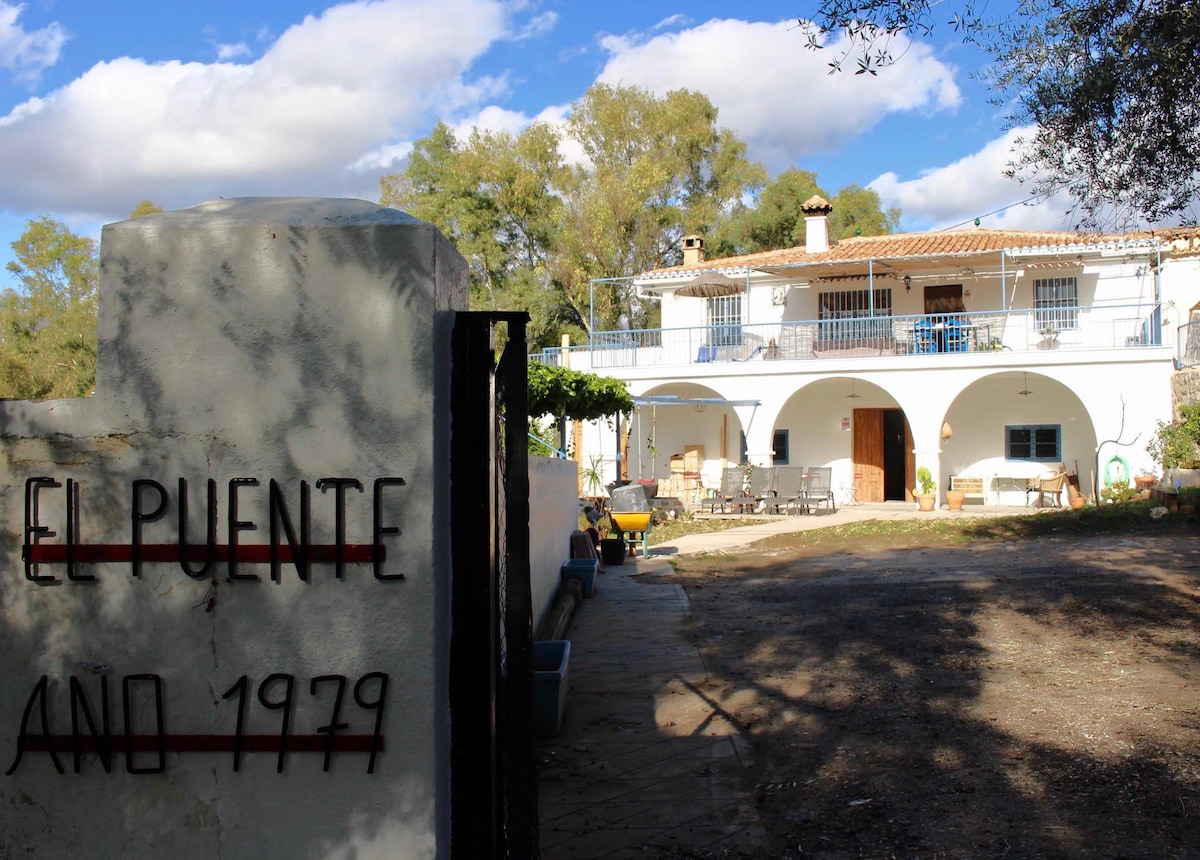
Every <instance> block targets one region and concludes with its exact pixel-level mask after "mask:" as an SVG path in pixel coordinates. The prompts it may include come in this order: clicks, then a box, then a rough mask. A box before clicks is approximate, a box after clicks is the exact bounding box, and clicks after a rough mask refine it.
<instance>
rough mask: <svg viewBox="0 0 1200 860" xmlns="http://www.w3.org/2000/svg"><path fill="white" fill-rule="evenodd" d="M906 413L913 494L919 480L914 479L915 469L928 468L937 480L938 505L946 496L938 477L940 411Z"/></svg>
mask: <svg viewBox="0 0 1200 860" xmlns="http://www.w3.org/2000/svg"><path fill="white" fill-rule="evenodd" d="M908 415H909V420H908V424H909V427H911V428H912V434H913V459H914V461H915V462H914V473H913V474H914V481H913V483H914V485H915V486H914V487H913V488H912V489H913V490H914V493H913V495H914V496H915V495H916V492H915V490H918V489H920V484H919V482H917V481H916V480H915V475H916V471H915V470H916V469H920V468H921V467H922V466H924V467H925V468H926V469H928V470H929V474H931V475H933V480H934V481H936V482H937V489H936V492H935V495H936V496H937V504H938V505H939V506H940V505H941V503H942V501H943V500H944V499H945V498H946V490H947V489H948V487H943V486H942V481H941V479H940V475H941V474H942V419H941V417H940V413H917V415H915V416H914V415H913V414H912V413H908Z"/></svg>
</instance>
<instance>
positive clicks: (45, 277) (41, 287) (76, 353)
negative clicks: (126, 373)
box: [0, 215, 99, 400]
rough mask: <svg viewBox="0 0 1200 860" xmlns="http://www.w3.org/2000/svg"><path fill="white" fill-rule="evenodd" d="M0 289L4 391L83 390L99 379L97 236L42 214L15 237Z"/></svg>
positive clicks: (72, 393)
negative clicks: (9, 279) (12, 280)
mask: <svg viewBox="0 0 1200 860" xmlns="http://www.w3.org/2000/svg"><path fill="white" fill-rule="evenodd" d="M12 248H13V253H14V254H15V256H16V259H15V260H13V261H12V262H10V263H9V264H8V271H9V272H10V273H11V274H12V275H13V276H15V277H16V279H17V281H18V282H19V287H18V289H15V290H13V289H7V290H5V291H4V292H3V294H0V396H3V397H12V398H19V399H24V400H40V399H46V398H56V397H79V396H83V395H86V394H88V393H89V392H91V390H92V387H93V385H94V384H95V379H96V292H97V283H98V281H99V267H98V262H97V255H96V243H95V242H93V241H92V240H91V239H88V238H86V237H84V236H77V235H75V234H74V233H72V232H71V231H70V230H69V229H67V227H66V225H65V224H63V223H62V222H60V221H56V220H54V219H53V218H51V217H49V216H48V215H47V216H42V217H41V218H38V219H36V220H34V221H30V222H29V223H28V224H26V225H25V231H24V232H23V233H22V234H21V236H20V238H18V239H17V241H15V242H13V243H12Z"/></svg>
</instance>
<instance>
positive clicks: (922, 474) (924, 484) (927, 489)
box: [915, 466, 937, 511]
mask: <svg viewBox="0 0 1200 860" xmlns="http://www.w3.org/2000/svg"><path fill="white" fill-rule="evenodd" d="M917 482H918V483H919V484H920V485H921V486H920V488H919V489H918V490H917V492H916V493H915V495H916V497H917V508H918V510H922V511H932V510H933V506H934V504H935V503H936V502H937V484H936V483H934V480H933V475H932V474H931V473H930V471H929V469H927V468H925V467H924V466H921V467H920V468H919V469H917Z"/></svg>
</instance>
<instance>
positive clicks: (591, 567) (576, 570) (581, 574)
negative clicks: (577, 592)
mask: <svg viewBox="0 0 1200 860" xmlns="http://www.w3.org/2000/svg"><path fill="white" fill-rule="evenodd" d="M599 570H600V562H599V561H597V560H596V559H594V558H573V559H571V560H570V561H564V562H563V564H562V567H560V568H559V569H558V580H559V582H563V583H565V582H566V581H567V580H568V579H569V578H570V577H572V576H574V577H576V578H578V579H580V580H582V582H583V596H584V597H591V596H592V595H593V594H595V593H596V574H597V572H599Z"/></svg>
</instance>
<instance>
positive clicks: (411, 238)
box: [0, 198, 467, 860]
mask: <svg viewBox="0 0 1200 860" xmlns="http://www.w3.org/2000/svg"><path fill="white" fill-rule="evenodd" d="M466 300H467V293H466V267H465V263H464V261H463V259H462V258H461V256H460V255H459V254H458V253H457V252H456V251H455V250H454V249H453V248H452V247H451V246H450V245H449V243H448V242H447V241H446V240H445V238H444V237H442V236H441V234H440V233H438V232H437V231H436V230H435V229H434V228H433V227H432V226H431V225H428V224H425V223H422V222H419V221H417V220H415V219H413V218H411V217H409V216H407V215H405V214H403V213H400V212H397V211H395V210H390V209H384V208H381V207H378V206H375V205H374V204H369V203H366V202H363V201H351V200H321V199H277V198H269V199H245V200H222V201H214V202H212V203H207V204H203V205H201V206H197V207H194V208H192V209H187V210H183V211H180V212H170V213H163V214H159V215H152V216H147V217H144V218H139V219H137V220H134V221H126V222H122V223H118V224H111V225H108V226H106V227H105V228H104V231H103V235H102V241H101V286H100V320H99V335H100V342H99V369H98V378H97V386H96V393H95V395H94V396H93V397H91V398H88V399H86V400H78V401H69V402H67V401H57V402H46V403H6V404H3V407H2V408H0V451H2V453H3V462H2V463H0V510H2V512H3V513H2V516H3V521H4V528H3V529H2V530H0V558H2V559H3V562H4V564H5V570H6V571H7V575H6V576H5V577H4V578H3V580H0V625H2V629H3V636H0V751H3V753H2V754H3V755H4V756H5V757H6V760H5V762H4V766H5V767H6V768H8V769H9V770H10V771H11V773H10V774H9V775H7V776H5V777H2V778H0V804H2V806H3V808H4V809H5V810H6V812H5V816H4V827H3V830H2V832H0V856H38V857H67V856H81V857H82V856H86V857H93V858H107V857H114V858H116V857H120V858H128V857H154V858H158V857H172V858H177V860H184V858H213V857H288V858H299V857H304V858H317V857H346V856H397V857H432V856H435V855H437V854H439V853H442V850H443V849H445V847H446V846H447V840H446V837H447V833H448V830H447V827H448V821H449V818H448V814H449V812H448V785H449V783H448V777H449V775H448V715H447V705H446V683H447V664H446V654H447V644H448V633H449V630H448V627H449V625H448V623H447V622H446V621H445V620H444V619H447V618H448V609H449V607H448V596H449V589H448V580H449V557H450V546H449V531H448V529H449V519H450V517H449V504H448V502H449V493H450V489H449V486H448V463H449V456H448V455H449V447H448V439H449V435H450V434H449V427H450V422H449V413H448V402H449V401H448V385H449V377H450V373H449V370H450V364H451V356H450V350H449V333H450V327H451V324H452V313H451V312H452V311H453V310H455V309H465V308H466ZM38 476H47V477H50V478H53V479H54V480H55V481H56V482H58V484H59V485H60V486H58V487H55V486H46V487H44V488H43V489H42V491H41V492H40V493H39V501H40V504H39V506H38V510H37V512H36V514H35V515H34V522H35V523H37V524H40V525H39V526H38V527H41V528H45V529H47V530H48V531H47V533H43V534H42V535H41V541H40V543H42V544H53V545H62V544H63V542H64V540H65V539H66V534H67V523H68V516H67V512H66V509H65V505H66V503H67V500H68V498H69V497H68V494H67V490H66V482H67V480H68V479H69V480H71V481H72V482H73V483H74V484H76V486H78V508H77V517H78V532H77V533H76V541H77V542H78V543H80V544H85V545H95V544H110V545H114V546H116V547H118V548H124V550H125V551H126V553H128V551H129V548H130V547H131V545H132V543H133V540H134V538H133V533H134V525H133V523H134V519H135V517H136V515H137V511H138V505H139V504H140V505H141V506H142V508H141V510H142V512H143V514H148V513H149V512H150V511H153V510H154V509H155V507H156V506H157V505H158V504H159V502H162V503H163V507H164V510H163V515H162V516H161V517H160V518H157V519H155V518H153V517H150V516H144V517H143V520H144V521H143V522H142V523H141V526H140V530H141V533H142V542H143V543H144V544H145V545H146V546H152V545H159V546H163V547H164V548H167V549H170V548H172V547H175V546H177V544H178V542H179V541H180V535H181V533H182V531H183V530H184V529H186V531H187V534H188V537H187V538H186V541H187V542H188V543H190V544H195V545H199V547H200V548H203V547H204V545H205V537H206V534H207V522H206V510H207V506H206V499H207V498H208V497H207V486H206V482H208V481H210V480H211V481H214V482H215V485H214V489H215V494H214V503H215V506H216V510H217V512H218V513H217V516H216V518H215V519H216V523H217V528H216V531H217V539H216V543H217V544H219V545H223V546H227V545H228V544H229V543H230V542H231V541H234V540H236V541H237V542H238V543H239V544H241V545H242V546H243V547H248V546H250V545H257V546H259V547H262V546H264V545H266V544H267V543H268V541H269V533H270V529H271V521H272V516H271V512H270V506H269V498H270V490H269V487H270V483H271V482H272V481H276V482H278V487H279V488H280V491H281V497H282V499H283V500H284V502H285V503H286V506H287V509H288V511H289V513H290V518H291V520H292V522H293V523H294V524H295V527H296V528H297V529H299V528H300V525H299V523H300V520H301V509H302V500H303V496H302V486H305V485H306V486H307V487H308V488H309V490H310V491H311V511H312V513H311V529H312V534H311V540H312V543H313V544H326V545H329V544H340V543H344V544H346V545H350V546H363V545H365V546H367V547H369V546H370V545H372V544H373V543H375V542H376V541H378V542H379V543H382V544H383V545H384V546H385V548H386V562H383V563H382V565H381V568H380V572H381V573H382V574H383V575H385V576H394V575H399V574H402V575H403V577H404V578H403V579H390V580H386V581H384V580H380V579H377V578H376V577H375V576H374V575H373V574H374V571H373V567H372V565H371V564H370V563H358V562H350V563H346V564H345V565H344V569H343V571H342V575H341V577H340V578H338V576H337V568H336V566H335V565H334V564H333V563H331V562H329V561H316V562H314V563H313V564H312V568H311V571H310V573H309V577H308V581H307V582H304V581H301V579H300V577H299V576H298V573H297V570H296V568H295V567H294V566H293V565H292V564H289V563H283V564H282V565H281V566H280V571H279V577H278V581H277V582H276V581H272V575H271V567H270V565H268V564H263V563H250V562H242V563H240V564H236V565H235V564H226V563H223V562H218V563H216V564H214V565H213V566H212V567H211V568H210V569H208V570H206V571H203V572H202V573H199V574H198V575H195V576H193V575H189V574H187V573H185V571H184V570H183V569H182V568H181V565H180V564H179V563H177V562H176V561H171V562H160V561H150V560H148V561H144V562H143V563H142V566H141V570H140V573H138V572H136V571H135V568H134V566H133V564H132V563H130V562H129V561H123V562H120V563H117V562H101V563H86V564H80V565H78V567H77V569H76V571H75V572H76V574H77V575H78V576H80V577H85V576H87V577H94V579H93V580H92V581H69V579H68V571H67V568H66V565H65V564H62V563H45V564H39V565H36V566H34V567H33V569H32V573H33V575H35V576H43V577H49V578H52V579H53V582H47V583H45V584H38V583H35V582H32V581H29V580H28V579H27V578H26V577H25V576H24V575H23V573H22V571H23V570H24V567H23V563H22V560H21V553H22V539H23V536H24V534H25V529H26V528H28V527H29V520H30V514H29V508H28V506H27V504H26V499H25V498H23V493H25V491H26V481H27V479H29V478H31V477H38ZM380 478H385V479H403V482H404V483H403V485H402V486H401V485H399V484H398V483H397V484H387V485H384V486H383V488H382V489H381V490H380V491H379V494H378V498H379V504H378V510H379V515H378V516H379V520H378V522H377V521H376V515H375V513H374V508H375V507H376V506H375V505H374V500H375V498H376V493H375V489H376V484H375V481H376V480H377V479H380ZM181 479H185V480H186V481H187V489H186V493H185V492H184V490H183V487H182V486H181V485H180V483H179V482H180V480H181ZM246 479H250V480H246ZM321 479H354V480H356V481H358V482H361V488H362V491H360V490H359V489H358V486H357V485H349V486H347V485H346V484H342V485H341V488H340V489H339V488H338V486H337V485H330V484H328V483H325V484H322V485H321V486H320V487H318V484H317V482H318V481H320V480H321ZM135 481H155V482H157V483H158V484H159V485H160V486H161V487H162V489H163V495H165V498H162V497H160V494H159V491H158V490H157V489H155V488H154V487H153V486H152V485H148V484H143V485H140V489H138V487H139V485H135V484H134V482H135ZM239 481H241V483H238V482H239ZM183 498H187V499H188V513H187V516H186V517H183V516H182V515H181V504H180V503H181V500H182V499H183ZM339 510H340V511H341V512H342V513H343V514H344V530H345V535H344V541H341V540H339V539H338V535H337V532H338V525H337V523H338V520H339V518H340V517H339ZM181 521H182V522H181ZM378 525H383V526H385V527H387V528H389V529H390V528H395V529H396V530H397V531H394V532H393V531H387V532H382V533H381V532H379V531H378V528H377V526H378ZM51 530H52V531H53V532H54V533H55V534H54V535H51V534H49V533H48V532H49V531H51ZM202 562H203V557H201V558H200V559H198V560H197V561H196V563H194V564H193V566H192V567H193V570H199V569H200V568H201V567H202ZM135 675H142V676H148V677H144V678H143V679H142V680H140V681H135V682H133V683H132V684H131V685H130V686H129V687H128V688H127V689H126V690H123V683H122V681H123V679H125V678H128V677H129V676H135ZM331 675H336V676H342V677H344V678H345V683H346V687H345V688H344V690H343V692H344V697H342V701H341V709H340V713H338V714H337V715H336V716H334V710H333V709H334V702H335V692H336V686H337V682H336V681H333V680H327V681H322V682H320V683H316V682H314V679H315V678H319V677H324V676H331ZM271 676H274V677H273V678H272V677H271ZM384 676H386V688H385V687H384ZM42 677H44V678H45V679H46V685H45V687H44V688H42V693H41V695H40V696H39V694H38V692H37V690H38V686H39V679H40V678H42ZM154 677H156V678H158V679H159V681H160V683H161V688H160V692H159V693H158V695H156V694H155V684H154V682H153V681H152V680H150V678H154ZM242 678H244V679H245V681H244V684H243V686H241V687H239V679H242ZM289 678H290V679H291V680H289ZM71 679H75V680H76V681H77V682H78V684H79V688H80V689H81V690H82V692H83V693H84V694H85V695H86V697H87V699H88V702H89V707H90V710H91V712H92V714H93V715H94V716H95V719H96V722H97V724H98V725H99V724H100V722H101V715H102V712H103V710H104V708H103V706H102V698H101V695H102V689H103V688H102V682H103V680H107V685H108V691H109V702H108V706H107V710H108V712H109V716H110V718H111V721H112V727H113V733H114V735H117V736H121V735H123V733H124V732H123V727H124V725H125V723H124V721H125V720H126V719H128V720H130V725H131V726H132V729H131V734H133V735H141V736H148V741H149V742H150V745H149V748H148V750H147V751H141V752H137V753H135V754H134V755H133V756H132V757H131V758H129V759H127V758H126V757H125V756H124V755H123V754H121V753H120V752H117V753H115V754H114V755H113V758H112V766H111V772H106V771H105V768H104V767H103V766H102V762H101V759H100V757H99V756H98V755H97V754H95V753H84V754H83V755H82V756H81V759H80V761H79V767H78V770H79V772H78V773H75V772H74V771H75V762H74V760H73V756H72V753H71V746H70V744H69V743H68V744H67V745H66V746H63V745H61V744H59V748H58V751H57V758H58V761H59V763H60V764H61V766H62V767H63V769H64V770H65V771H66V772H65V774H63V775H60V774H58V773H57V772H56V769H55V766H54V761H53V758H52V756H51V755H50V754H49V753H47V752H44V751H42V752H39V751H33V750H28V749H27V750H26V751H25V752H24V755H23V757H21V756H20V755H19V752H18V750H19V746H20V738H19V735H20V734H21V732H22V728H23V727H24V731H25V733H26V734H34V735H41V734H47V733H48V734H51V735H68V736H70V735H71V733H72V721H71V713H72V707H71V696H70V690H69V685H70V683H71ZM289 687H290V688H291V694H290V701H289V696H288V695H287V691H288V689H289ZM123 692H128V693H129V697H128V701H125V700H124V698H125V697H124V696H123ZM375 700H378V701H379V702H380V703H381V704H380V705H379V706H377V707H371V706H368V704H367V703H369V702H371V701H375ZM243 703H244V711H243V714H244V726H243V727H242V730H241V731H240V732H239V731H238V729H237V726H238V724H239V710H241V707H242V705H243ZM276 705H278V706H279V707H276ZM43 706H44V707H45V713H46V716H45V717H44V718H43V717H42V715H41V710H42V707H43ZM159 708H161V710H159ZM156 711H158V712H159V713H161V714H162V725H161V734H162V735H164V736H166V737H168V738H178V737H181V736H189V737H203V736H218V737H223V738H226V739H229V738H231V737H236V736H238V735H239V734H240V735H241V736H242V737H247V736H251V735H261V736H264V737H268V738H278V737H279V736H280V734H281V730H282V727H283V725H284V720H285V715H286V719H287V722H288V733H289V735H290V736H291V737H293V738H294V737H296V736H301V735H309V736H316V737H318V738H323V737H324V736H323V735H321V727H322V726H328V725H330V724H333V723H344V724H345V726H346V727H345V729H344V730H343V732H344V734H350V735H359V736H366V737H367V738H368V739H369V738H370V736H371V735H372V734H373V731H374V727H375V725H376V719H377V718H378V719H379V722H378V727H379V735H380V736H381V737H382V738H383V740H384V751H383V752H381V753H379V754H378V757H377V760H376V762H375V766H374V773H368V760H369V758H370V756H369V755H368V754H367V753H352V752H345V751H338V752H335V753H334V754H333V755H332V756H331V760H330V766H329V768H328V770H327V771H326V770H324V769H323V755H322V754H321V753H320V749H318V750H316V751H313V752H303V751H300V750H299V749H296V748H295V747H294V746H293V747H292V748H291V749H290V750H289V751H288V752H287V753H286V754H284V755H279V754H278V746H277V745H275V746H271V748H270V749H269V750H268V751H259V752H255V751H244V752H242V754H241V756H240V763H239V766H237V767H236V768H235V756H234V754H233V752H231V751H225V752H211V751H209V752H174V751H169V752H166V753H165V755H163V756H162V757H161V759H160V756H159V754H158V751H157V746H156V738H157V736H158V735H159V734H160V732H158V731H156V729H157V728H158V717H157V715H156ZM80 732H81V733H82V734H83V735H88V734H89V732H88V730H87V728H86V726H83V727H82V728H81V729H80ZM368 743H369V741H368ZM131 765H132V767H131ZM160 767H161V772H155V773H136V772H131V771H136V770H139V769H144V768H149V769H151V770H155V769H158V768H160Z"/></svg>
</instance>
